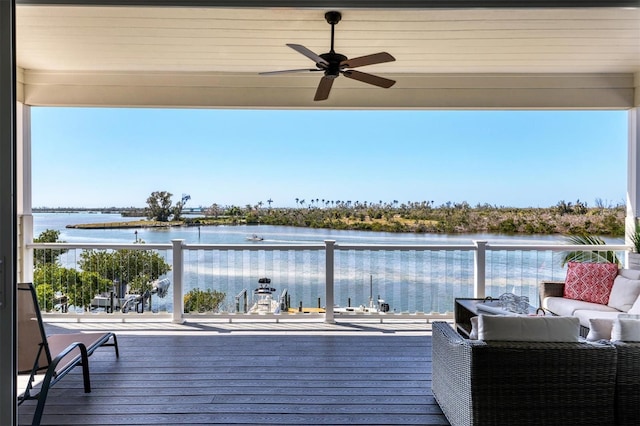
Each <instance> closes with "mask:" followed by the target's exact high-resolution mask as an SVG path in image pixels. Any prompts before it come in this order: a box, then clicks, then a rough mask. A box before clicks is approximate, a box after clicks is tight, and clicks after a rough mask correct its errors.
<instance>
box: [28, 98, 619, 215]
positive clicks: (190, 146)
mask: <svg viewBox="0 0 640 426" xmlns="http://www.w3.org/2000/svg"><path fill="white" fill-rule="evenodd" d="M627 132H628V128H627V112H626V111H328V110H323V111H309V110H303V111H284V110H275V111H273V110H269V111H266V110H204V109H202V110H188V109H182V110H175V109H101V108H49V107H47V108H42V107H34V108H32V160H33V163H32V168H33V205H34V207H42V206H48V207H108V206H118V207H127V206H138V207H144V206H145V205H146V199H147V197H148V196H149V195H150V194H151V192H153V191H169V192H171V193H172V194H174V196H173V200H174V202H175V201H178V200H179V199H180V197H181V195H182V194H189V195H191V201H189V202H188V203H187V206H189V207H197V206H210V205H211V204H213V203H217V204H220V205H239V206H245V205H246V204H251V205H255V204H257V203H258V202H260V201H262V202H263V203H264V204H265V205H266V204H267V200H268V199H272V200H273V204H272V206H274V207H293V206H295V205H296V198H298V199H305V200H306V201H307V204H308V203H309V200H311V199H316V198H318V199H320V200H322V199H325V200H334V201H337V200H341V201H347V200H349V201H352V202H355V201H360V202H364V201H367V202H378V201H380V200H382V201H383V202H392V201H393V200H398V201H399V202H401V203H403V202H408V201H425V200H428V201H434V202H435V204H436V205H440V204H443V203H446V202H448V201H451V202H462V201H466V202H468V203H469V204H471V205H472V206H473V205H476V204H478V203H489V204H493V205H499V206H514V207H548V206H553V205H556V204H557V203H558V202H559V201H560V200H564V201H571V202H575V201H576V200H577V199H580V200H581V201H585V202H587V203H588V205H590V206H593V205H594V204H595V200H596V199H597V198H599V199H601V200H602V201H604V202H605V203H607V204H618V203H624V200H625V194H626V168H627V151H626V150H627Z"/></svg>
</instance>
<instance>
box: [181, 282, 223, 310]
mask: <svg viewBox="0 0 640 426" xmlns="http://www.w3.org/2000/svg"><path fill="white" fill-rule="evenodd" d="M225 297H226V294H225V293H222V292H220V291H217V290H211V289H207V290H200V289H199V288H194V289H193V290H190V291H189V292H188V293H187V294H185V295H184V311H185V312H192V311H193V312H216V311H217V310H218V308H219V307H220V304H222V302H223V301H224V298H225Z"/></svg>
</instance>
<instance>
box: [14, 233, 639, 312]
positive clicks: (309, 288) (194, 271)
mask: <svg viewBox="0 0 640 426" xmlns="http://www.w3.org/2000/svg"><path fill="white" fill-rule="evenodd" d="M28 249H29V250H35V252H34V254H35V255H34V257H35V263H36V265H38V266H37V268H36V270H35V272H34V281H35V282H36V284H38V281H40V282H47V283H49V282H50V283H53V284H52V287H51V290H49V292H50V293H51V294H47V293H46V291H44V290H43V291H41V294H40V296H41V297H42V300H41V305H42V306H43V310H45V311H50V312H51V311H56V309H57V310H58V311H64V312H65V313H68V314H71V315H70V316H72V315H73V314H74V313H75V315H76V316H81V315H83V314H86V313H87V312H91V311H92V312H96V311H106V312H114V311H117V310H118V309H119V310H120V311H122V309H120V308H121V306H119V305H118V303H116V304H115V306H116V309H114V304H113V300H114V294H115V300H116V301H117V300H118V296H122V293H123V290H122V289H118V288H116V286H117V285H118V282H117V281H114V283H113V287H111V283H110V281H108V282H107V283H106V284H105V281H104V280H105V278H104V277H103V278H102V281H101V280H100V279H99V278H97V275H100V274H103V275H105V271H109V272H108V273H107V275H108V274H110V275H108V278H109V280H110V279H113V278H114V276H117V277H120V276H123V277H127V279H128V280H132V279H133V278H132V277H136V276H144V277H154V278H164V277H166V278H169V280H170V282H171V286H170V289H169V291H168V294H167V296H166V297H164V298H162V297H159V295H160V293H157V294H154V290H152V291H151V293H150V294H149V293H147V294H146V295H145V294H142V293H140V294H137V293H136V294H134V295H133V296H136V295H137V296H138V299H137V300H134V301H133V302H132V303H128V309H130V310H134V311H137V312H142V311H146V312H152V313H154V314H160V315H159V316H163V315H162V314H163V313H164V316H167V317H170V318H171V319H172V320H174V321H182V320H183V319H184V318H188V317H193V316H198V317H200V318H205V317H215V318H225V319H227V318H228V319H229V320H232V319H234V318H257V316H255V315H254V316H252V315H250V314H245V312H246V311H247V309H246V307H245V305H246V303H242V304H240V303H237V302H236V300H235V296H236V295H239V294H242V293H243V292H244V294H247V295H248V299H252V297H253V295H254V290H255V289H256V288H257V287H258V279H259V278H263V277H269V278H270V279H271V285H272V286H273V287H274V288H275V289H276V292H275V293H274V295H273V297H274V299H276V300H279V299H280V296H281V295H283V293H285V294H286V297H285V296H284V295H283V297H282V303H281V308H282V309H280V311H279V312H278V313H273V311H270V312H271V313H269V314H266V315H265V317H271V316H276V317H277V318H282V317H283V315H285V314H286V313H288V312H291V313H292V314H299V311H303V312H313V313H311V314H306V315H309V316H313V317H319V318H324V320H325V321H328V322H332V321H333V320H334V318H335V316H336V315H356V316H361V315H358V312H360V313H361V314H362V315H369V316H370V315H372V313H371V312H364V310H361V311H359V309H357V308H358V307H360V306H363V307H364V308H369V307H370V305H371V306H374V307H377V308H378V307H380V306H378V303H377V302H378V298H379V297H380V298H382V299H384V303H385V304H386V305H388V307H389V310H388V311H386V312H381V313H380V312H379V316H380V317H384V316H391V317H392V318H400V317H403V318H404V317H407V316H408V317H411V318H416V317H426V318H434V317H437V318H442V317H451V315H452V310H453V299H454V298H455V297H485V296H487V295H491V296H499V295H500V294H502V293H505V292H513V293H516V294H519V295H526V296H528V297H529V299H530V301H531V303H532V304H533V305H537V303H538V296H537V294H538V291H537V287H538V283H539V282H540V281H542V280H562V279H564V275H565V273H566V270H565V269H564V268H563V267H562V266H561V262H560V258H561V257H562V254H563V253H565V252H569V251H578V252H581V251H582V252H589V251H597V252H604V251H614V252H615V253H616V255H617V256H618V257H619V258H620V260H621V261H622V263H623V264H626V263H627V259H626V253H627V252H628V251H629V250H630V247H628V246H625V245H605V246H602V245H598V246H586V245H566V244H549V245H509V244H490V243H488V242H486V241H474V242H473V243H470V244H459V245H371V244H367V245H358V244H339V243H337V242H335V241H325V242H324V243H317V244H294V245H283V244H272V245H269V244H262V243H261V244H232V245H221V244H186V243H185V242H184V241H183V240H173V241H172V242H171V244H108V243H104V244H103V243H94V244H87V243H37V244H36V243H34V244H30V245H29V246H28ZM91 250H93V251H105V252H111V253H113V252H116V251H121V250H124V251H126V252H127V253H129V255H130V258H122V257H120V258H118V262H119V263H118V265H111V264H109V265H106V264H104V262H107V261H106V260H105V261H104V262H103V263H102V264H101V263H100V261H99V259H98V261H96V262H94V263H93V264H92V265H91V266H90V267H89V266H88V265H87V263H86V262H85V263H84V264H83V263H82V259H83V256H84V255H83V253H87V251H91ZM140 251H142V252H145V253H155V254H156V255H157V257H158V258H160V259H162V260H163V261H164V262H166V263H167V264H168V265H170V267H171V270H170V271H169V272H167V273H166V274H164V275H162V276H158V275H159V272H162V271H160V270H159V269H158V270H157V271H154V270H153V268H157V265H156V264H155V263H153V262H151V261H149V260H145V261H143V262H142V263H140V261H139V260H137V259H139V258H138V257H137V256H135V255H133V254H132V253H136V252H140ZM47 253H49V254H47ZM39 256H41V259H40V260H39ZM26 258H31V257H30V256H26ZM52 258H55V261H56V263H57V264H58V266H59V267H61V268H63V272H60V270H58V269H56V268H53V269H52V270H51V271H52V272H50V274H51V276H47V275H46V274H45V273H43V271H44V272H49V271H48V270H46V268H43V267H42V265H43V263H46V261H47V260H51V259H52ZM145 259H146V258H145ZM145 262H147V263H145ZM80 265H82V266H84V267H85V269H93V270H83V269H82V268H81V267H80ZM39 268H40V269H39ZM70 271H71V272H70ZM74 271H77V272H74ZM91 272H94V275H91ZM83 274H88V275H83ZM80 284H82V285H80ZM105 286H106V287H108V288H107V290H106V292H105ZM43 288H44V287H43ZM55 291H59V292H61V293H65V295H70V296H69V297H72V298H73V300H75V301H76V302H77V303H78V304H79V305H83V306H85V308H83V309H79V308H76V309H69V307H68V305H69V302H68V301H67V303H66V304H62V303H59V302H60V301H61V300H60V298H61V297H62V296H64V295H61V294H58V295H57V297H58V298H57V299H56V295H55V294H54V293H55ZM194 291H195V292H196V293H193V292H194ZM81 292H83V293H82V294H80V293H81ZM98 293H102V294H103V298H102V299H99V300H98V299H96V298H95V296H96V295H97V294H98ZM112 293H113V294H112ZM185 295H188V297H187V299H188V306H187V308H188V309H187V310H188V312H185ZM215 295H218V296H220V297H222V296H224V299H223V300H222V302H220V303H217V304H215V305H213V306H215V307H214V308H211V306H212V305H209V304H208V303H209V302H210V301H211V300H214V299H215V297H214V296H215ZM189 298H190V299H189ZM65 300H67V299H65ZM89 301H90V302H89ZM285 302H287V303H285ZM252 303H253V301H252V300H249V305H251V304H252ZM71 305H73V304H71ZM240 305H243V308H242V309H240V308H239V306H240ZM285 305H286V306H285ZM61 306H63V307H64V309H61V308H60V307H61ZM89 306H93V309H91V310H90V309H89ZM133 306H135V309H132V307H133ZM347 307H349V308H350V309H346V308H347ZM382 307H383V308H384V306H382ZM210 308H211V309H210ZM287 308H290V310H287ZM301 308H302V309H301ZM318 308H322V309H318ZM322 310H324V313H318V312H320V311H322ZM382 310H383V311H384V310H385V309H382ZM334 311H335V312H336V313H334ZM345 311H347V312H345ZM81 312H82V314H81ZM127 315H128V316H127ZM113 316H116V317H122V318H131V315H130V314H113Z"/></svg>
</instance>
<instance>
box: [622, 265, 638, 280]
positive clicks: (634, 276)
mask: <svg viewBox="0 0 640 426" xmlns="http://www.w3.org/2000/svg"><path fill="white" fill-rule="evenodd" d="M618 274H619V275H622V276H623V277H625V278H629V279H630V280H640V269H628V268H620V269H619V270H618Z"/></svg>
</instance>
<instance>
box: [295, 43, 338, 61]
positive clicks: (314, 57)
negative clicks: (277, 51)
mask: <svg viewBox="0 0 640 426" xmlns="http://www.w3.org/2000/svg"><path fill="white" fill-rule="evenodd" d="M287 46H289V47H290V48H292V49H293V50H295V51H296V52H298V53H302V54H303V55H304V56H306V57H307V58H309V59H311V60H312V61H313V62H315V63H316V64H318V65H324V66H329V62H327V61H326V60H324V59H323V58H321V57H320V56H319V55H317V54H316V53H314V52H312V51H311V50H309V49H307V48H306V47H304V46H303V45H301V44H292V43H287Z"/></svg>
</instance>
